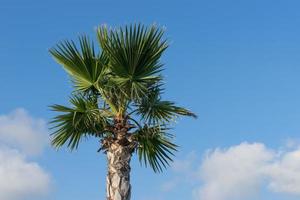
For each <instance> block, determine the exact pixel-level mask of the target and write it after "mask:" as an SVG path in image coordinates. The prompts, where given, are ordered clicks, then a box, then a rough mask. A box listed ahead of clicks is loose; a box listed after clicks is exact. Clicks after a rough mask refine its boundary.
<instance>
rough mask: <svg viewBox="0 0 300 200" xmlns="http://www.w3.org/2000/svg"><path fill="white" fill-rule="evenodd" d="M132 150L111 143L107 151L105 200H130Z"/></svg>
mask: <svg viewBox="0 0 300 200" xmlns="http://www.w3.org/2000/svg"><path fill="white" fill-rule="evenodd" d="M131 154H132V148H130V147H129V146H123V145H120V144H118V143H113V144H111V145H110V147H109V148H108V149H107V162H108V174H107V179H106V182H107V188H106V193H107V200H130V196H131V185H130V160H131Z"/></svg>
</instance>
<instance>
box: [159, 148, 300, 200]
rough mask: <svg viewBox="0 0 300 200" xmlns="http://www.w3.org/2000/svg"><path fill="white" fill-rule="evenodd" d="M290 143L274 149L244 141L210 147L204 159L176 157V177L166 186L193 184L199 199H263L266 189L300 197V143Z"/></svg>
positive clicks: (170, 188)
mask: <svg viewBox="0 0 300 200" xmlns="http://www.w3.org/2000/svg"><path fill="white" fill-rule="evenodd" d="M289 147H290V148H289V149H285V150H283V149H282V148H278V149H279V150H274V149H270V148H267V147H266V146H265V145H264V144H262V143H251V144H249V143H241V144H239V145H236V146H231V147H229V148H225V149H220V148H217V149H214V150H208V151H207V153H206V154H205V156H204V158H203V159H202V161H201V162H199V161H198V160H197V158H195V157H194V156H187V158H186V159H183V160H178V161H175V164H174V166H173V171H174V172H175V173H176V175H175V178H174V179H172V180H170V181H168V182H166V183H164V184H163V185H162V188H163V189H165V191H170V190H172V189H174V188H176V187H178V186H179V185H180V184H181V185H183V184H190V185H191V187H193V190H194V191H193V193H194V198H195V199H196V200H240V199H259V197H258V196H259V195H260V192H261V191H263V190H267V191H269V192H272V193H282V194H286V195H293V196H299V197H300V147H299V146H297V145H295V144H293V145H292V147H293V149H291V146H290V145H289ZM193 154H194V153H193ZM198 158H200V156H198ZM191 177H193V181H194V182H190V180H191ZM187 180H188V181H187Z"/></svg>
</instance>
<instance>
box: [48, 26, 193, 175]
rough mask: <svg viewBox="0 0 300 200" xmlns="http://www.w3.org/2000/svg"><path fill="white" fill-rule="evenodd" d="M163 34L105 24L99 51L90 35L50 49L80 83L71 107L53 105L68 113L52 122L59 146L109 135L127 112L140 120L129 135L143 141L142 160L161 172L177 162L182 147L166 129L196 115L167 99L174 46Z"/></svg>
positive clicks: (139, 149)
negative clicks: (168, 61) (166, 71)
mask: <svg viewBox="0 0 300 200" xmlns="http://www.w3.org/2000/svg"><path fill="white" fill-rule="evenodd" d="M163 33H164V32H163V30H162V29H161V28H159V27H157V26H155V25H153V26H151V27H145V26H143V25H140V24H138V25H130V26H125V27H124V28H117V29H111V28H107V27H106V26H101V27H99V28H98V29H97V38H98V44H99V49H100V51H99V52H98V53H96V50H95V47H94V46H95V45H94V43H93V42H92V41H91V40H90V39H89V38H88V37H86V36H82V37H80V38H79V44H76V43H75V42H73V41H64V42H61V43H59V44H58V45H57V46H55V47H54V48H52V49H50V53H51V54H52V56H53V57H54V59H55V60H56V61H57V62H58V63H59V64H60V65H61V66H62V67H63V68H64V69H65V70H66V72H67V73H68V74H69V75H70V77H71V80H72V82H73V85H74V95H73V96H72V97H71V98H70V103H71V104H72V106H71V107H66V106H61V105H53V106H52V109H53V110H54V111H57V112H60V113H62V114H59V115H58V116H56V117H55V118H54V119H53V121H52V123H53V124H54V126H53V128H54V132H53V140H52V144H53V145H54V146H55V147H61V146H63V145H64V144H67V146H68V147H70V148H71V149H75V148H77V147H78V144H79V142H80V141H81V139H82V138H83V137H87V136H95V137H100V138H104V139H105V137H107V136H108V135H110V132H109V129H107V127H110V126H112V122H113V119H114V118H116V117H120V116H121V117H124V118H125V117H126V118H128V119H129V120H130V121H131V122H132V123H134V124H136V128H135V129H133V131H132V132H130V133H129V134H131V135H132V136H133V138H134V139H135V140H136V142H138V144H139V145H138V147H137V153H138V155H139V158H140V160H141V161H143V162H144V163H145V164H146V165H147V164H149V165H150V166H151V167H152V168H153V169H154V171H161V170H162V167H165V166H166V165H167V164H168V163H169V161H171V160H172V159H171V157H170V156H171V155H172V154H173V153H172V152H173V151H175V150H176V147H177V146H176V145H175V144H173V143H172V142H171V139H172V137H170V135H169V134H168V133H166V131H167V130H168V128H167V127H168V125H169V124H170V122H171V121H172V120H174V119H175V118H176V117H177V116H179V115H186V116H192V117H195V115H194V114H193V113H192V112H190V111H189V110H187V109H185V108H182V107H179V106H176V105H175V104H174V103H173V102H171V101H163V100H161V93H162V75H161V71H162V70H163V65H162V64H161V62H160V58H161V56H162V54H163V52H164V51H165V50H166V49H167V47H168V44H167V41H166V40H163ZM78 45H79V47H77V46H78Z"/></svg>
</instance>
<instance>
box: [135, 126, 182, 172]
mask: <svg viewBox="0 0 300 200" xmlns="http://www.w3.org/2000/svg"><path fill="white" fill-rule="evenodd" d="M165 131H166V128H163V127H160V126H153V127H149V126H147V125H145V126H144V127H143V128H141V129H139V130H137V131H136V133H135V135H134V138H135V139H136V141H137V142H138V145H139V146H138V148H137V153H138V157H139V160H140V162H141V163H144V164H145V166H147V165H148V164H149V165H150V167H151V168H152V169H153V170H154V172H161V171H162V170H163V168H166V167H167V166H168V165H169V162H171V161H172V158H171V156H173V155H174V154H173V152H174V151H176V149H177V145H175V144H174V143H172V142H171V135H170V134H167V133H166V132H165Z"/></svg>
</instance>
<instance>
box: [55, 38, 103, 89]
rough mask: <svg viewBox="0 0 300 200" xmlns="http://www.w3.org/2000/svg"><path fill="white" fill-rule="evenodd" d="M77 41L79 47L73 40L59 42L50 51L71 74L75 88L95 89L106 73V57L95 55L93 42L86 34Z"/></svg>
mask: <svg viewBox="0 0 300 200" xmlns="http://www.w3.org/2000/svg"><path fill="white" fill-rule="evenodd" d="M79 43H80V49H78V48H77V46H76V44H75V42H73V41H65V42H61V43H60V44H58V45H57V46H56V47H54V48H52V49H50V53H51V54H52V56H53V57H54V58H55V60H56V61H57V62H58V63H60V64H61V65H62V66H63V68H64V69H65V70H66V71H67V72H68V74H69V75H70V76H71V78H72V81H73V82H74V84H75V88H76V90H80V91H89V90H96V88H97V84H99V80H101V81H103V80H104V77H105V74H106V73H107V68H106V65H107V62H108V60H107V57H106V56H105V55H104V54H100V55H96V53H95V49H94V45H93V43H92V42H91V41H90V40H89V39H88V38H87V37H86V36H82V37H80V38H79Z"/></svg>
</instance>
